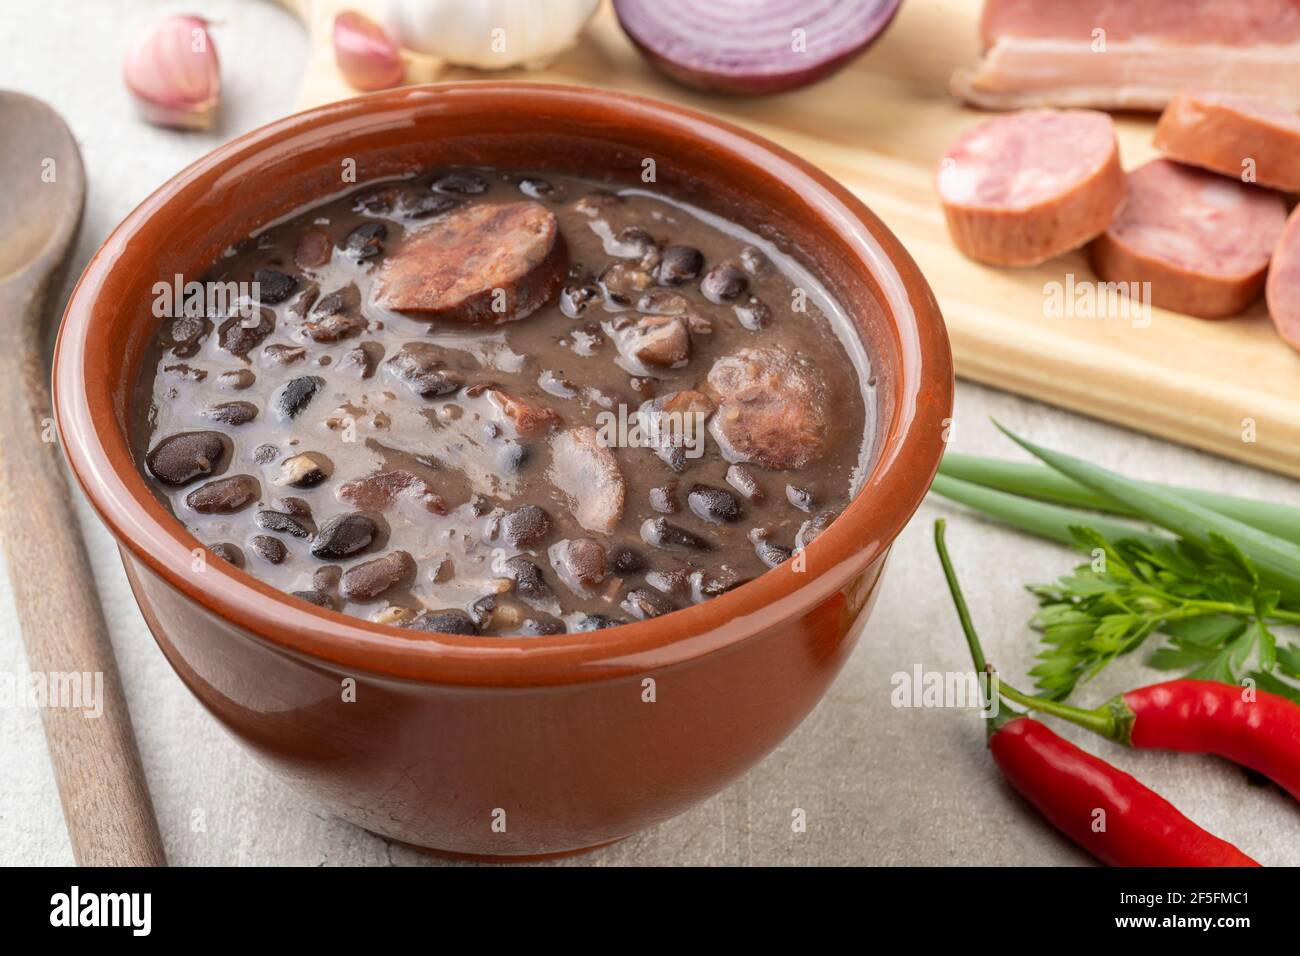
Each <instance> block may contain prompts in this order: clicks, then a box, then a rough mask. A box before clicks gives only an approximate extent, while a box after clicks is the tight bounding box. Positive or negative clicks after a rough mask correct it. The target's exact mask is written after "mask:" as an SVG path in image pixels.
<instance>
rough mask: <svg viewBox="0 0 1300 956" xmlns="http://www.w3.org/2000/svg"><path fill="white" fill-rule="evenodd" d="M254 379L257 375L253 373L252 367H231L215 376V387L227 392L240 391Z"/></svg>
mask: <svg viewBox="0 0 1300 956" xmlns="http://www.w3.org/2000/svg"><path fill="white" fill-rule="evenodd" d="M256 381H257V376H256V375H254V374H253V370H252V369H247V368H238V369H231V370H230V371H229V372H222V373H221V374H220V375H218V376H217V387H219V388H222V389H225V390H226V391H229V392H242V391H243V390H244V389H246V388H248V387H249V386H250V385H252V384H253V383H254V382H256Z"/></svg>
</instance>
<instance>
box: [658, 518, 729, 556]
mask: <svg viewBox="0 0 1300 956" xmlns="http://www.w3.org/2000/svg"><path fill="white" fill-rule="evenodd" d="M641 539H642V540H643V541H645V543H646V544H649V545H653V546H654V547H656V548H663V549H664V550H666V551H712V550H713V545H712V544H710V543H709V542H708V541H706V540H705V539H704V538H701V537H700V536H699V535H697V534H692V533H691V532H689V531H687V530H686V529H685V528H679V527H678V526H677V525H675V524H669V523H668V522H667V521H666V520H664V519H663V518H647V519H646V520H645V521H644V522H642V524H641Z"/></svg>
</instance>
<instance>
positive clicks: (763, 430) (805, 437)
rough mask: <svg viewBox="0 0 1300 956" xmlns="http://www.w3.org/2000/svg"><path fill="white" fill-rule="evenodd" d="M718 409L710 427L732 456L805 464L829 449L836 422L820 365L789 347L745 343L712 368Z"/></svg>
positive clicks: (786, 465)
mask: <svg viewBox="0 0 1300 956" xmlns="http://www.w3.org/2000/svg"><path fill="white" fill-rule="evenodd" d="M709 388H710V389H711V390H712V391H713V394H714V395H715V396H716V398H717V401H718V410H717V412H716V413H715V414H714V415H713V418H712V419H711V420H710V421H709V432H710V433H711V434H712V435H713V437H714V439H715V440H716V441H717V443H718V446H719V447H720V448H721V450H722V456H723V457H724V458H725V459H726V460H727V461H728V462H754V463H755V464H759V465H762V466H763V467H764V468H775V469H782V470H783V469H790V468H802V467H803V466H804V465H807V464H808V463H809V462H811V461H815V460H816V459H817V458H820V457H821V455H822V452H823V451H825V449H826V441H827V431H828V430H829V425H830V423H829V422H828V420H827V418H826V406H827V404H828V403H827V401H826V394H825V388H824V386H823V384H822V380H821V376H820V375H819V374H818V372H817V369H816V368H815V367H813V366H811V365H808V364H806V363H804V362H801V361H800V360H799V359H797V358H796V357H795V356H794V355H791V354H790V353H789V352H787V351H786V350H785V349H782V348H775V347H767V348H761V349H741V350H740V351H739V352H736V353H734V354H733V355H725V356H723V357H722V358H720V359H718V360H717V361H716V362H714V363H713V367H712V368H711V369H709Z"/></svg>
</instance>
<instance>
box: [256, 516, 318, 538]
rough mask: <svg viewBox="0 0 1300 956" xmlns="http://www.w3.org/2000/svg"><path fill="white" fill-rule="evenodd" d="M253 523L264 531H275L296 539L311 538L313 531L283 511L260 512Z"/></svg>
mask: <svg viewBox="0 0 1300 956" xmlns="http://www.w3.org/2000/svg"><path fill="white" fill-rule="evenodd" d="M253 521H254V522H255V523H256V524H257V526H258V527H259V528H261V529H262V530H263V531H275V532H278V533H279V534H287V535H292V536H293V537H295V538H310V537H311V529H309V528H308V527H307V526H306V525H304V524H303V523H302V522H301V521H299V520H298V519H297V518H295V517H294V516H293V515H291V514H287V513H286V512H283V511H271V510H269V509H265V510H262V511H259V512H258V513H257V515H256V516H255V517H254V518H253Z"/></svg>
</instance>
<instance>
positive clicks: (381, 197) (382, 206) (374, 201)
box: [352, 185, 399, 216]
mask: <svg viewBox="0 0 1300 956" xmlns="http://www.w3.org/2000/svg"><path fill="white" fill-rule="evenodd" d="M398 199H399V192H398V188H397V187H396V186H393V185H387V186H376V187H374V188H373V189H367V190H365V191H364V192H362V193H360V194H359V195H358V196H357V197H356V198H355V199H353V200H352V211H353V212H360V213H369V214H371V215H373V216H384V215H387V214H388V213H390V212H392V211H393V207H394V206H395V205H396V204H397V202H398Z"/></svg>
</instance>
